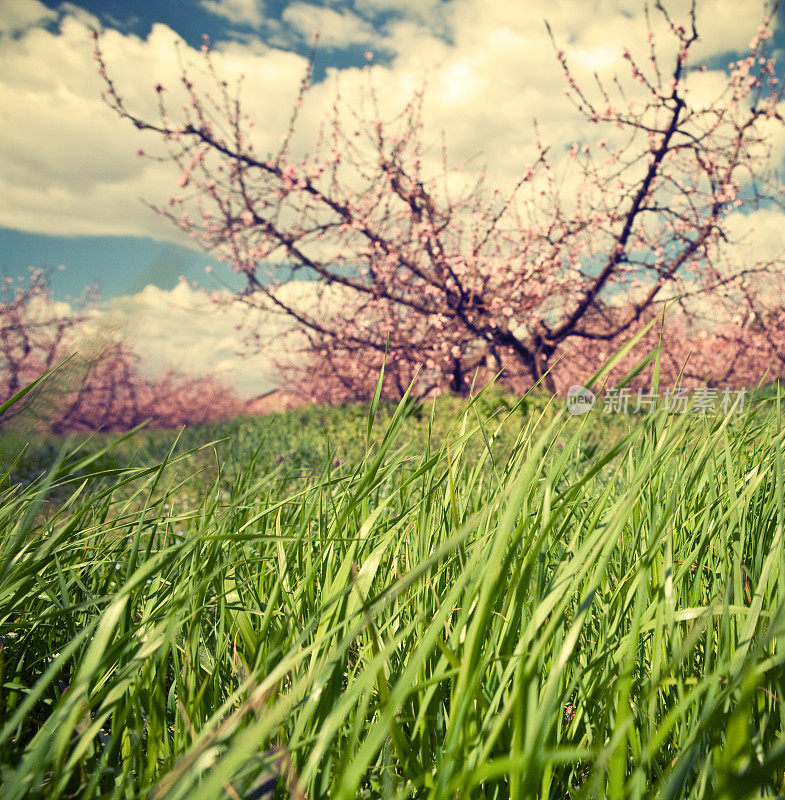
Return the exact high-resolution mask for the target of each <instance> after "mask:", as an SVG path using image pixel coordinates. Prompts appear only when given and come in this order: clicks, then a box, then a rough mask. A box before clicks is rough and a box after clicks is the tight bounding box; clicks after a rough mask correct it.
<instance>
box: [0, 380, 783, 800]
mask: <svg viewBox="0 0 785 800" xmlns="http://www.w3.org/2000/svg"><path fill="white" fill-rule="evenodd" d="M374 406H375V404H372V405H371V407H370V408H368V407H365V408H362V407H347V408H342V409H339V408H334V409H316V408H313V409H304V410H302V411H294V412H289V413H287V414H285V415H273V416H271V417H267V418H264V419H259V420H244V421H237V422H235V423H231V424H228V425H226V426H219V427H216V428H212V429H201V430H192V431H187V432H185V433H184V434H183V435H182V436H180V438H179V440H178V438H177V435H176V434H175V433H173V432H146V431H144V430H143V431H139V432H137V433H135V434H133V435H132V436H131V437H130V438H128V439H126V440H123V441H119V442H118V441H116V440H117V437H113V438H110V437H96V438H94V439H92V440H91V441H89V442H88V443H86V444H85V443H84V442H83V441H79V440H74V441H71V442H65V441H54V440H48V441H43V440H39V441H33V442H32V444H31V446H30V447H29V448H28V450H27V452H26V453H25V454H24V455H23V456H21V457H20V458H18V459H17V460H16V461H14V458H15V456H16V455H17V454H18V453H19V451H20V450H21V448H22V445H23V444H24V439H23V437H20V436H19V435H16V436H13V435H6V436H5V438H4V439H3V441H2V458H3V460H4V463H5V469H7V470H8V474H7V475H6V477H5V478H4V480H3V482H2V489H1V490H0V531H2V539H0V636H2V643H1V644H0V764H2V775H1V780H2V790H1V792H0V793H1V794H2V797H3V798H8V799H9V800H10V798H22V797H47V798H49V797H52V798H54V797H57V798H70V797H79V798H103V797H116V798H135V797H166V798H200V799H201V798H206V799H209V798H238V797H240V798H248V800H250V799H251V798H261V797H271V796H272V797H295V798H302V797H308V798H319V797H336V798H357V797H360V798H375V797H385V798H387V797H389V798H404V797H418V798H420V797H422V798H448V797H449V798H453V797H461V798H470V797H471V798H529V797H532V798H533V797H550V798H557V797H560V798H561V797H572V796H576V797H593V796H603V797H610V798H628V797H644V796H650V795H655V794H656V795H658V796H662V797H706V798H708V797H723V798H742V797H757V796H762V795H763V796H766V795H770V796H777V795H782V794H783V793H785V738H783V733H785V708H784V707H783V703H782V699H783V696H784V694H785V669H784V668H785V648H784V647H783V638H782V635H783V633H784V632H785V610H784V609H783V602H785V547H783V527H784V525H785V500H784V497H783V479H784V478H785V475H783V462H782V449H783V434H782V430H781V419H782V414H781V409H780V406H779V399H778V398H777V396H776V395H774V396H772V395H771V394H769V395H768V396H766V397H764V398H763V399H761V400H760V401H759V402H757V403H754V404H751V405H749V406H748V408H747V410H746V411H745V413H743V414H738V413H730V414H728V415H725V416H722V415H705V416H700V415H693V414H683V415H668V414H666V413H664V412H658V413H653V414H649V415H646V416H645V417H641V416H637V417H623V416H621V415H618V416H617V417H614V418H612V419H610V421H609V418H604V417H602V415H600V414H598V413H595V412H592V413H590V414H587V415H586V416H584V417H580V418H574V417H570V416H569V414H567V413H566V411H565V409H564V408H563V407H562V406H561V405H559V404H558V403H553V404H550V405H549V404H548V403H547V402H546V400H545V398H544V397H542V396H537V397H530V398H527V400H526V401H525V402H524V403H523V404H516V402H515V401H514V400H512V399H510V398H506V397H504V396H503V395H501V394H500V393H498V392H496V391H495V390H491V391H488V392H486V393H482V394H480V395H479V396H478V397H476V398H475V399H474V400H473V401H472V402H468V401H464V400H457V399H443V400H441V401H440V402H439V403H437V404H436V405H435V406H430V405H423V406H419V405H416V404H414V403H402V404H401V405H399V406H397V407H388V406H385V405H381V406H380V407H378V408H375V407H374ZM83 438H84V437H83ZM219 439H220V440H221V441H219V442H217V443H216V444H210V442H212V441H214V440H219ZM0 472H2V471H1V470H0ZM36 476H38V477H36Z"/></svg>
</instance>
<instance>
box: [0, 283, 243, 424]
mask: <svg viewBox="0 0 785 800" xmlns="http://www.w3.org/2000/svg"><path fill="white" fill-rule="evenodd" d="M90 299H92V293H90V292H88V293H86V294H85V296H84V298H82V300H81V301H80V302H79V303H78V304H76V306H75V307H71V306H69V305H68V304H66V303H57V302H55V301H54V299H53V298H52V295H51V292H50V289H49V282H48V278H47V275H46V273H45V272H43V271H42V270H40V269H35V270H32V271H31V274H30V277H29V280H28V281H26V282H25V281H22V282H18V281H14V280H13V279H10V278H9V279H6V280H5V281H4V283H3V284H2V287H0V404H2V403H4V402H5V401H6V400H8V399H10V398H11V397H13V396H14V395H16V394H17V393H18V392H20V391H21V390H23V389H24V388H25V387H26V386H28V385H29V384H31V383H32V382H33V381H35V380H36V379H37V378H40V377H41V376H42V375H45V374H46V373H48V372H50V371H51V370H53V369H55V368H57V367H58V366H60V368H59V369H56V370H55V372H54V374H52V375H51V376H50V378H49V379H48V380H47V381H44V383H43V384H42V385H41V386H40V387H39V389H38V391H36V392H34V393H32V394H28V395H27V396H26V397H24V398H23V400H22V401H21V402H18V403H16V404H14V405H13V406H11V407H10V408H9V409H7V410H6V412H5V413H4V414H3V415H2V416H0V427H2V426H6V425H8V424H9V422H11V420H13V419H15V418H18V421H19V420H22V419H23V420H24V424H25V427H29V426H30V425H31V424H33V425H35V426H36V427H38V428H39V429H42V430H45V431H51V432H54V433H67V432H71V431H93V430H99V429H100V430H126V429H129V428H132V427H134V426H136V425H139V424H141V423H143V422H145V421H147V422H149V424H150V425H151V426H153V427H168V428H172V427H179V426H181V425H192V424H199V423H204V422H213V421H217V420H224V419H229V418H231V417H235V416H237V415H238V414H240V413H242V410H243V403H242V401H241V400H240V399H239V397H238V396H237V394H236V392H235V391H234V390H233V389H232V388H231V387H228V386H225V385H223V384H221V383H220V382H219V381H217V380H216V379H214V378H212V377H211V376H195V377H192V376H187V375H184V374H181V373H178V372H176V371H174V370H169V371H167V372H165V373H164V374H163V375H160V376H158V377H151V376H149V375H146V374H145V372H144V369H143V365H142V363H141V358H140V357H139V355H138V354H137V353H135V352H134V350H133V348H132V347H131V344H130V342H128V341H126V340H124V339H123V338H122V337H120V336H119V335H114V336H108V337H107V336H105V335H104V336H96V335H94V334H93V335H92V336H91V335H90V330H89V329H90V317H91V315H90V312H89V307H88V301H89V300H90ZM69 357H70V358H69ZM63 362H65V363H63ZM22 415H25V416H24V417H22Z"/></svg>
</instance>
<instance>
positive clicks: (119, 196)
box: [0, 0, 785, 386]
mask: <svg viewBox="0 0 785 800" xmlns="http://www.w3.org/2000/svg"><path fill="white" fill-rule="evenodd" d="M668 6H669V8H670V9H671V10H672V11H673V13H674V15H675V16H677V17H678V16H680V15H682V14H683V12H684V9H686V8H687V6H688V0H671V2H669V3H668ZM642 8H643V5H642V2H639V0H559V1H558V2H555V0H525V1H524V0H341V1H340V2H319V0H288V1H286V2H284V1H282V0H166V1H165V2H151V1H150V0H136V1H134V0H81V1H80V0H77V2H58V1H57V0H0V275H2V274H6V275H11V276H15V275H18V274H21V273H23V272H25V271H26V269H27V267H28V266H49V267H51V268H54V267H56V266H57V265H59V264H63V265H65V267H66V269H65V271H63V272H59V271H56V270H55V271H53V273H52V275H53V278H52V280H53V288H54V291H55V294H56V296H57V297H58V298H61V299H62V298H66V297H67V296H69V295H70V296H78V295H79V294H80V293H81V291H82V289H83V288H84V287H85V285H87V284H93V283H97V284H98V285H99V287H100V291H101V294H102V297H103V298H104V301H105V303H106V304H107V307H109V306H111V305H112V304H113V303H114V304H115V305H118V306H121V307H122V308H124V309H128V308H132V307H134V303H135V302H137V300H138V303H137V305H138V306H139V308H140V309H143V310H144V309H147V311H144V313H145V314H147V313H149V314H158V315H159V318H157V319H156V320H155V324H153V323H152V322H145V323H144V326H146V328H147V329H149V330H151V331H152V330H155V337H153V336H152V334H151V335H150V336H148V338H147V339H146V340H145V342H146V343H145V345H144V346H145V347H147V348H148V349H151V354H152V355H154V356H155V357H156V358H161V359H163V360H169V361H170V362H171V361H174V360H176V358H177V357H178V353H179V352H180V350H181V349H182V348H183V347H184V346H185V345H186V344H188V345H189V346H190V345H193V347H192V351H191V355H190V356H189V358H190V359H191V361H192V362H194V363H193V366H196V367H213V366H215V363H214V360H213V361H210V359H209V358H208V357H207V355H205V357H204V359H203V362H204V363H196V362H197V361H198V354H199V353H204V354H209V353H211V352H213V351H215V352H218V351H219V350H220V351H221V352H222V353H223V355H222V356H221V358H222V359H223V361H221V364H223V366H222V367H221V368H222V369H224V370H225V371H229V370H230V369H231V364H230V361H231V359H229V357H228V356H227V355H226V353H227V347H228V341H229V339H228V337H229V333H228V331H229V330H232V329H233V328H234V325H233V324H229V323H228V322H227V325H226V326H224V327H221V329H220V333H217V334H216V336H219V338H220V346H219V345H215V347H214V346H213V345H214V344H215V342H213V341H212V340H211V339H210V338H209V337H210V327H209V326H205V325H201V324H200V325H194V330H197V329H198V331H199V336H201V337H202V338H201V339H199V340H198V341H196V340H194V341H193V342H188V343H184V342H183V341H182V339H178V335H179V334H180V333H182V331H180V330H178V331H169V332H167V329H166V327H165V324H166V322H167V315H166V314H161V308H163V307H165V302H164V301H165V300H166V298H167V297H175V300H176V302H177V304H179V305H178V307H179V308H183V307H185V306H189V307H190V306H191V305H193V307H194V308H196V307H199V308H202V306H201V305H200V301H199V300H198V299H197V298H196V297H195V296H192V295H191V294H188V293H187V292H185V290H184V289H183V288H182V287H180V286H178V278H179V276H180V275H184V276H185V277H186V278H187V279H188V281H195V282H198V283H199V284H200V285H202V286H205V287H207V288H217V287H221V286H228V287H229V288H234V287H237V286H238V285H239V281H238V279H237V277H236V276H234V275H233V274H232V273H231V272H230V271H229V270H228V268H226V267H222V266H221V265H220V264H217V263H216V262H215V260H214V259H211V258H210V257H209V256H208V255H206V254H205V253H203V252H201V251H199V250H198V249H196V248H195V247H194V246H193V245H191V243H190V242H189V241H187V240H186V239H185V238H184V237H183V235H181V234H180V233H179V232H177V231H176V230H175V229H174V228H173V227H172V226H171V225H170V224H169V223H167V222H166V221H165V220H163V219H161V218H160V217H158V216H156V215H155V214H154V213H153V212H151V211H150V210H149V209H148V208H147V207H145V206H144V205H143V203H142V200H143V199H145V200H148V201H151V202H162V201H163V200H164V199H165V198H166V197H167V196H168V194H170V193H172V191H174V190H175V187H176V176H174V174H173V173H172V172H171V171H170V172H167V171H166V169H164V168H162V167H161V166H160V165H155V164H153V163H151V162H145V160H144V159H138V158H137V157H136V151H137V150H138V149H139V148H140V147H141V148H145V149H147V148H148V147H149V146H150V145H151V143H152V142H151V139H150V137H149V136H148V137H145V136H144V135H142V134H140V133H139V132H137V131H135V130H133V129H132V128H131V126H129V125H127V124H125V123H123V122H122V121H120V120H118V119H116V118H115V117H114V116H113V115H112V113H111V112H110V111H109V109H108V108H107V107H106V106H105V105H104V104H103V103H102V101H101V99H100V92H101V88H102V87H101V83H100V80H99V79H98V76H97V74H96V69H95V64H94V62H93V59H92V42H91V41H90V36H89V31H90V27H91V26H99V27H101V28H102V29H103V32H104V33H103V39H102V41H103V43H104V49H105V55H106V57H107V61H108V63H109V68H110V72H112V74H113V76H115V78H116V80H117V84H118V87H119V89H120V91H121V94H123V96H124V97H125V98H126V99H127V100H128V101H129V103H130V104H131V105H132V106H133V107H134V108H135V109H137V110H140V112H141V113H142V114H154V100H155V93H154V90H153V87H154V86H155V84H156V83H157V82H158V81H159V79H160V76H161V75H162V74H163V75H168V76H169V77H170V79H171V80H173V81H176V75H177V63H176V56H175V47H174V46H173V42H174V40H175V38H177V37H180V38H181V39H182V40H184V44H185V51H186V56H187V57H188V56H190V55H191V54H193V55H194V57H195V50H196V49H198V47H199V46H200V44H201V37H202V34H204V33H206V34H208V35H209V37H210V39H211V41H212V42H213V45H214V47H215V51H216V57H217V59H218V62H219V66H221V67H223V68H225V69H227V70H229V71H230V72H231V71H235V72H236V71H242V72H244V73H245V74H247V75H248V81H247V86H246V95H245V96H246V98H247V107H248V109H249V110H250V111H251V113H252V114H253V115H254V116H255V117H256V118H257V119H258V120H260V124H259V125H257V128H256V131H257V133H258V135H259V136H260V137H261V138H260V148H259V149H262V148H263V149H267V150H272V149H275V147H276V146H277V142H278V141H279V137H280V135H281V133H282V132H283V130H284V129H285V125H286V121H287V119H288V115H289V113H290V109H291V103H292V101H293V98H294V96H295V92H296V88H297V84H298V82H299V80H300V78H301V76H302V74H303V70H304V68H305V64H306V58H307V54H308V52H309V51H310V48H311V43H312V36H313V31H314V30H316V29H319V30H320V31H321V38H320V45H319V50H318V54H317V57H316V62H315V85H314V89H313V91H312V93H311V97H310V99H309V101H308V104H307V107H306V109H305V111H304V117H303V126H304V128H305V129H306V131H307V130H315V129H316V128H317V127H318V124H319V122H320V120H321V119H322V116H323V114H324V113H326V109H328V108H329V104H330V102H331V100H332V98H333V97H334V93H335V89H336V86H337V85H338V84H340V88H341V92H342V95H343V96H345V97H356V96H358V94H359V92H360V90H361V88H362V87H363V86H365V85H366V78H367V76H368V75H367V69H365V64H366V61H365V57H364V54H365V52H366V51H367V50H371V51H372V52H373V61H372V67H371V78H372V80H374V82H375V84H376V86H377V87H378V88H379V89H380V93H381V102H382V105H383V108H382V115H383V116H385V115H391V114H393V113H394V112H395V111H396V110H398V109H399V108H400V107H401V105H402V104H403V103H404V102H405V101H406V100H407V99H409V97H410V96H411V93H412V91H413V90H415V89H417V88H419V87H420V86H421V84H422V81H423V79H424V78H425V77H426V76H427V79H428V86H429V90H428V93H427V94H426V115H427V116H426V122H427V123H428V125H429V130H430V131H433V132H434V136H435V137H436V138H437V139H438V131H439V130H440V129H443V130H444V131H445V133H446V137H447V143H448V147H449V149H450V153H451V154H452V156H453V158H455V159H457V160H462V159H468V158H470V157H471V156H472V155H474V154H475V153H476V152H477V151H480V150H482V151H483V154H482V156H481V157H480V160H479V161H478V162H473V164H474V166H471V167H467V168H466V170H467V172H466V175H467V176H471V175H473V174H474V172H473V171H475V170H476V169H477V167H478V166H480V165H484V167H485V172H486V175H487V180H488V183H489V184H490V185H494V186H499V187H500V188H502V189H503V190H504V189H505V188H506V187H508V186H510V185H511V184H512V182H513V181H514V180H515V178H516V176H517V175H518V174H519V171H520V170H521V169H522V167H523V166H524V165H525V164H526V163H527V162H528V161H529V159H530V158H531V157H532V155H533V153H534V150H533V147H532V141H533V138H534V137H533V128H532V121H533V120H534V119H536V120H537V122H538V125H539V129H540V131H541V133H542V136H543V139H544V140H545V141H546V142H548V143H549V144H550V145H551V152H552V153H555V154H558V153H560V152H564V153H566V151H567V149H568V148H569V146H570V144H571V142H573V141H576V140H579V141H582V140H583V138H584V136H585V135H587V133H588V134H589V135H595V134H596V135H597V137H599V136H601V135H603V134H602V133H601V132H599V131H596V132H591V131H589V132H587V130H586V128H585V127H581V125H580V120H579V119H578V118H577V117H576V115H575V112H574V109H573V108H572V107H571V106H570V104H569V103H568V102H567V101H566V99H565V98H564V96H563V88H564V84H563V79H562V76H561V74H560V70H559V68H558V64H557V63H556V59H555V58H554V53H553V47H552V44H551V42H550V40H549V39H548V36H547V33H546V30H545V25H544V21H545V19H547V20H548V21H549V22H550V24H551V26H552V28H553V30H554V33H555V35H556V38H557V39H558V41H559V44H560V46H563V47H564V49H565V50H566V51H567V54H568V57H569V59H570V61H571V63H572V65H573V66H574V67H575V69H576V72H577V74H578V75H579V76H583V77H584V78H585V79H586V80H587V81H588V82H591V80H592V78H591V76H592V73H593V72H595V71H598V72H600V73H601V74H603V75H605V76H606V77H607V76H609V75H612V74H614V73H615V72H617V71H621V70H623V68H624V67H623V61H622V59H621V53H622V48H623V47H624V46H625V45H630V46H631V47H633V49H634V47H635V46H641V44H642V43H643V42H644V41H645V28H644V21H643V14H642ZM763 8H764V4H763V3H762V2H760V0H704V2H703V3H699V25H700V28H701V31H702V34H703V38H702V41H701V43H700V46H699V49H700V57H701V58H702V59H703V60H704V61H705V63H707V64H708V66H709V68H710V70H709V72H708V73H703V76H704V77H703V78H701V80H704V81H705V82H706V83H705V85H706V87H707V90H711V89H712V87H716V86H717V85H719V84H720V83H721V79H722V69H723V68H724V67H725V66H726V65H727V62H728V60H729V58H730V57H731V56H732V55H733V54H734V53H737V52H739V51H741V50H743V49H744V47H745V46H746V45H747V43H748V42H749V40H750V38H751V37H752V35H754V33H755V31H756V30H757V27H758V22H759V20H760V17H761V14H762V11H763ZM784 22H785V9H781V10H780V12H779V19H778V22H777V27H776V34H775V37H776V38H775V42H776V44H777V46H778V48H779V49H780V50H782V49H783V48H785V24H783V23H784ZM636 43H637V44H636ZM309 126H310V127H309ZM775 151H776V154H777V157H778V158H779V159H780V161H779V163H780V165H781V163H782V161H781V159H782V157H783V155H785V139H783V140H782V141H780V140H777V141H776V142H775ZM766 225H768V229H767V231H764V232H763V238H764V239H766V240H767V241H768V240H769V239H772V240H773V238H774V235H775V233H777V232H781V231H782V230H785V219H781V218H779V217H776V216H772V215H769V217H767V218H766ZM767 237H768V238H767ZM208 265H209V266H211V267H213V268H214V269H213V271H212V272H211V274H210V275H207V274H206V273H205V267H206V266H208ZM145 287H153V291H150V292H147V293H146V294H145V291H144V290H145ZM158 290H161V291H158ZM302 291H304V292H306V294H307V289H302ZM161 292H163V294H162V293H161ZM167 293H169V294H167ZM173 293H176V295H175V294H173ZM134 298H137V300H134ZM173 302H174V301H173ZM162 304H164V305H162ZM200 313H201V312H200ZM139 317H140V318H144V319H147V317H144V314H143V313H142V311H140V314H139ZM173 318H174V317H173ZM177 320H178V321H177V323H176V324H177V325H178V326H180V328H182V326H183V324H184V323H183V321H182V318H180V317H177ZM172 324H175V323H172ZM260 324H262V326H263V325H264V323H260ZM144 326H143V327H144ZM218 327H220V326H218ZM216 330H217V328H216ZM194 335H195V334H194ZM167 339H168V340H171V342H175V343H177V344H176V345H175V344H171V346H170V345H167V344H166V342H167ZM157 342H158V343H161V344H160V347H159V344H157ZM155 347H159V350H160V352H156V353H152V349H153V348H155ZM167 347H168V349H167ZM178 348H179V349H180V350H178ZM176 365H177V364H176ZM259 370H260V372H264V370H268V372H269V364H268V365H267V366H264V365H262V366H259ZM260 380H261V379H260ZM264 381H268V382H269V375H267V376H266V377H264V380H262V383H264ZM251 383H252V381H251ZM249 386H250V383H249Z"/></svg>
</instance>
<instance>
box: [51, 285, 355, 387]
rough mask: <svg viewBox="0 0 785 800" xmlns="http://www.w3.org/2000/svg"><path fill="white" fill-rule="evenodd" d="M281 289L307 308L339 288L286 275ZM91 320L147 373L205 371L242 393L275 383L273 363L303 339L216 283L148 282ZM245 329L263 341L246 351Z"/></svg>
mask: <svg viewBox="0 0 785 800" xmlns="http://www.w3.org/2000/svg"><path fill="white" fill-rule="evenodd" d="M280 296H281V298H282V299H284V300H285V301H287V302H296V303H298V304H299V306H300V308H301V309H303V310H306V311H308V310H314V309H315V307H316V306H317V304H318V305H319V307H320V308H324V307H325V304H333V305H335V304H336V303H337V302H339V300H338V298H339V296H340V290H329V291H327V292H326V293H325V292H324V290H323V289H322V288H321V287H320V286H319V285H318V284H316V283H314V282H312V281H290V282H289V283H287V284H285V285H284V286H283V287H282V289H281V290H280ZM60 305H62V304H60ZM90 326H91V328H92V329H93V330H98V331H113V332H117V333H119V334H120V335H122V336H123V337H124V338H127V339H128V341H129V342H130V343H131V345H132V346H133V347H134V348H135V349H136V351H137V352H138V353H139V354H140V355H141V356H142V357H143V360H144V368H145V369H146V370H147V371H148V372H149V373H150V374H156V373H159V372H161V371H162V370H163V369H166V368H168V367H174V368H175V369H178V370H180V371H182V372H184V373H187V374H191V375H200V374H205V373H211V374H213V375H215V376H216V377H217V378H218V379H219V380H221V381H223V382H224V383H227V384H229V385H233V386H235V387H236V388H237V389H238V391H239V393H240V395H241V396H242V397H244V398H250V397H254V396H256V395H259V394H261V393H263V392H265V391H269V390H270V389H272V388H275V387H276V386H278V385H279V369H278V366H277V365H278V364H286V363H290V362H291V361H292V359H293V358H294V353H295V352H296V350H297V348H298V346H299V344H301V343H302V342H303V340H302V339H301V338H299V337H298V336H297V335H296V334H292V323H291V321H290V320H289V319H288V318H286V317H284V316H282V315H281V314H279V313H274V312H272V311H266V310H261V309H249V308H248V307H247V306H245V305H243V304H241V303H238V302H232V297H231V295H230V294H228V293H227V292H225V291H222V290H221V291H217V292H216V293H215V294H214V295H213V296H208V294H207V293H206V292H205V291H202V290H200V289H195V288H193V287H192V286H191V285H189V284H188V283H186V282H184V281H181V282H180V283H179V284H178V285H177V286H175V288H174V289H171V290H167V289H161V288H159V287H158V286H153V285H148V286H146V287H145V288H144V289H142V290H141V291H140V292H137V293H136V294H132V295H125V296H123V297H118V298H115V299H113V300H111V301H108V302H105V303H101V304H100V305H99V306H97V307H96V308H95V309H94V310H93V313H92V317H91V322H90ZM252 330H253V331H255V332H257V333H258V334H259V335H260V337H261V342H262V344H263V347H262V348H261V350H260V351H259V352H258V353H253V354H248V351H243V345H242V343H241V338H242V336H243V335H244V334H247V333H249V332H251V331H252Z"/></svg>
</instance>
